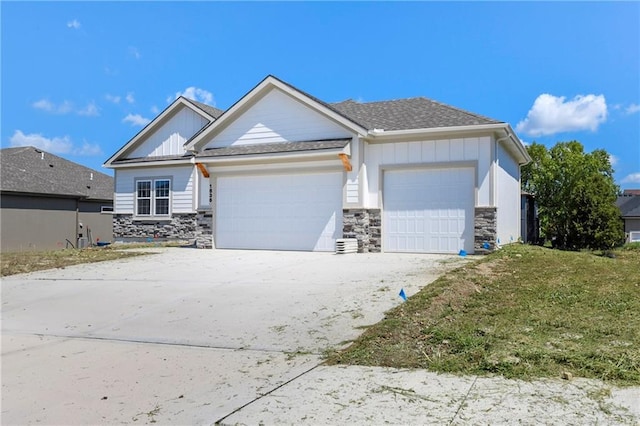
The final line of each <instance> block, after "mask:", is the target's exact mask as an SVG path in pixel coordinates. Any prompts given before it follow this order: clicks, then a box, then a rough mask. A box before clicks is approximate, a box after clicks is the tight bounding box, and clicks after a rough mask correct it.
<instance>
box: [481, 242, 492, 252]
mask: <svg viewBox="0 0 640 426" xmlns="http://www.w3.org/2000/svg"><path fill="white" fill-rule="evenodd" d="M489 247H491V246H490V245H489V243H488V242H486V241H485V242H484V244H482V248H483V249H485V250H489Z"/></svg>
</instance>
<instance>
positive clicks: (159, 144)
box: [127, 107, 208, 158]
mask: <svg viewBox="0 0 640 426" xmlns="http://www.w3.org/2000/svg"><path fill="white" fill-rule="evenodd" d="M207 123H208V120H207V119H205V118H204V117H202V116H201V115H199V114H197V113H195V112H194V111H192V110H191V109H189V108H188V107H183V108H182V109H180V110H179V111H178V112H177V113H176V114H175V115H174V116H173V117H171V118H169V120H167V122H166V123H164V124H163V125H162V126H161V127H160V128H159V129H158V130H156V131H155V132H153V134H151V135H150V136H148V137H147V139H146V140H145V141H144V142H143V143H142V144H141V145H140V146H138V147H137V148H136V149H134V150H133V151H131V152H130V153H129V154H127V157H128V158H142V157H160V156H163V155H182V154H184V152H185V151H184V148H183V145H184V143H185V142H186V141H187V140H188V139H189V138H191V137H192V136H193V135H194V134H196V132H198V131H199V130H200V129H202V128H203V127H204V126H205V125H206V124H207Z"/></svg>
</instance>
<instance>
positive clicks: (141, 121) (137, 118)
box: [122, 114, 151, 126]
mask: <svg viewBox="0 0 640 426" xmlns="http://www.w3.org/2000/svg"><path fill="white" fill-rule="evenodd" d="M150 121H151V120H149V119H148V118H144V117H143V116H141V115H140V114H128V115H127V116H126V117H125V118H123V119H122V122H123V123H130V124H131V125H132V126H146V125H147V124H149V122H150Z"/></svg>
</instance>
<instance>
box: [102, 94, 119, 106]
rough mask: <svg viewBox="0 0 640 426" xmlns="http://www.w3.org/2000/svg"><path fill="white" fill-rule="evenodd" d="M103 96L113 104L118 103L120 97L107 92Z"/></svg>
mask: <svg viewBox="0 0 640 426" xmlns="http://www.w3.org/2000/svg"><path fill="white" fill-rule="evenodd" d="M104 97H105V99H106V100H108V101H109V102H113V103H114V104H119V103H120V99H121V98H120V96H116V95H110V94H109V93H107V94H106V95H104Z"/></svg>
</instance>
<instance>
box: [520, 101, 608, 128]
mask: <svg viewBox="0 0 640 426" xmlns="http://www.w3.org/2000/svg"><path fill="white" fill-rule="evenodd" d="M606 119H607V103H606V100H605V98H604V95H585V96H582V95H578V96H576V97H574V98H573V99H571V100H569V101H566V98H565V97H564V96H559V97H558V96H553V95H550V94H548V93H543V94H542V95H540V96H538V98H537V99H536V100H535V102H534V103H533V106H532V107H531V109H530V110H529V112H528V113H527V118H525V119H524V120H522V121H520V122H519V123H518V125H517V126H516V131H518V132H523V133H525V134H527V135H530V136H544V135H553V134H555V133H561V132H571V131H581V130H590V131H592V132H595V131H596V130H598V126H599V125H600V124H602V123H604V122H605V121H606Z"/></svg>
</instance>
